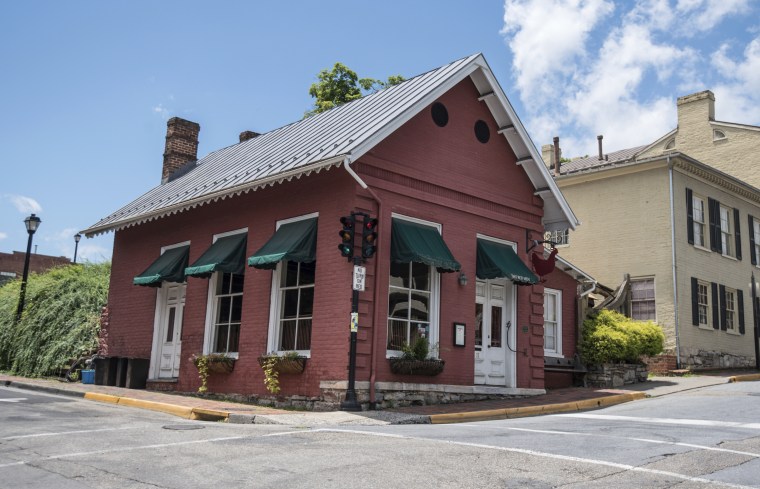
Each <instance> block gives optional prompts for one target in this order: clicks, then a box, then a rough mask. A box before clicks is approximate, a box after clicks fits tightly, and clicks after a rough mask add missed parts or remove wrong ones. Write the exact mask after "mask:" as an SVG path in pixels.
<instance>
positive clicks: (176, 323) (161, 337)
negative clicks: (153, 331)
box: [158, 283, 187, 379]
mask: <svg viewBox="0 0 760 489" xmlns="http://www.w3.org/2000/svg"><path fill="white" fill-rule="evenodd" d="M163 288H164V290H162V291H161V292H162V293H161V295H163V296H164V300H163V305H162V310H161V314H160V319H159V332H158V341H159V352H158V354H159V355H158V358H159V364H158V377H159V378H162V379H167V378H176V377H178V376H179V361H180V355H181V353H182V313H183V310H184V308H185V289H186V288H187V286H186V285H185V284H168V283H165V284H164V286H163Z"/></svg>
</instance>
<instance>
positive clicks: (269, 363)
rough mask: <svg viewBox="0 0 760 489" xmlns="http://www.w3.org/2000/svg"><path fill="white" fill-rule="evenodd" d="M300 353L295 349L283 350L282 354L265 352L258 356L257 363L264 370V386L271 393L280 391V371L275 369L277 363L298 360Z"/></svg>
mask: <svg viewBox="0 0 760 489" xmlns="http://www.w3.org/2000/svg"><path fill="white" fill-rule="evenodd" d="M301 358H303V357H301V355H299V354H298V352H295V351H289V352H285V353H284V354H282V355H278V354H277V353H267V354H266V355H264V356H262V357H261V358H259V364H260V365H261V369H262V370H263V371H264V386H265V387H266V389H267V390H268V391H269V392H270V393H272V394H277V393H278V392H280V372H279V370H278V369H277V367H278V365H279V364H280V363H281V362H283V361H285V360H298V359H301Z"/></svg>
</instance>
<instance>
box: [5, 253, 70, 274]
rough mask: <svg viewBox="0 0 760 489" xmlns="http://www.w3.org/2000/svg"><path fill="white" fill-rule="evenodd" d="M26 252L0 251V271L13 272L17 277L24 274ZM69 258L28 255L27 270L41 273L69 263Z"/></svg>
mask: <svg viewBox="0 0 760 489" xmlns="http://www.w3.org/2000/svg"><path fill="white" fill-rule="evenodd" d="M25 258H26V252H24V251H14V252H12V253H0V272H8V273H15V274H16V276H17V277H21V275H23V274H24V260H25ZM70 264H71V260H69V259H68V258H66V257H65V256H49V255H38V254H37V253H32V254H30V255H29V272H30V273H31V272H36V273H42V272H44V271H46V270H49V269H51V268H53V267H58V266H61V265H70Z"/></svg>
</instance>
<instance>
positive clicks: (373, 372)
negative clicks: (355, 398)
mask: <svg viewBox="0 0 760 489" xmlns="http://www.w3.org/2000/svg"><path fill="white" fill-rule="evenodd" d="M343 168H345V169H346V171H347V172H348V174H349V175H351V177H352V178H353V179H354V180H356V183H358V184H359V186H360V187H361V188H363V189H364V190H366V191H367V192H369V194H370V195H371V196H372V198H373V199H375V202H377V216H378V219H380V217H381V216H382V215H383V201H382V200H381V199H380V197H378V195H377V194H376V193H375V191H374V190H372V189H371V188H369V186H368V185H367V184H366V183H365V182H364V180H362V178H361V177H360V176H359V175H357V174H356V172H355V171H354V170H353V168H351V157H350V156H347V157H346V159H344V160H343ZM379 261H380V260H379V259H378V258H377V257H375V286H374V289H375V290H374V292H373V298H372V311H373V315H374V317H373V319H372V346H371V348H370V352H371V353H370V359H369V406H370V409H375V407H376V405H377V399H376V398H375V379H376V378H377V343H378V340H377V335H378V331H379V329H380V328H379V326H378V325H379V324H380V321H381V320H382V318H380V308H379V307H378V306H377V304H378V301H379V300H380V296H379V293H380V290H379V289H380V288H379V287H378V286H377V280H378V275H377V269H378V266H379V265H378V262H379Z"/></svg>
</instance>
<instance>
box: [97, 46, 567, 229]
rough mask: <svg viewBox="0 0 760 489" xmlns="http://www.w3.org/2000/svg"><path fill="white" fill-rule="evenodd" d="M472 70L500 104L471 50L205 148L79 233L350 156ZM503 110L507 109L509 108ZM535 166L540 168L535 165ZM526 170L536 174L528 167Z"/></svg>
mask: <svg viewBox="0 0 760 489" xmlns="http://www.w3.org/2000/svg"><path fill="white" fill-rule="evenodd" d="M479 69H480V70H483V71H487V73H485V77H486V78H487V79H488V80H489V81H490V80H493V82H491V83H489V84H490V85H493V84H494V83H495V84H496V87H495V88H492V90H494V91H497V92H498V94H500V100H502V99H503V100H502V105H503V104H504V102H505V103H506V105H509V103H508V101H506V96H504V95H503V92H501V89H500V88H499V87H498V83H496V82H495V78H493V74H492V73H491V72H490V69H489V68H488V66H487V64H486V62H485V60H484V59H483V56H482V55H481V54H475V55H471V56H468V57H466V58H462V59H459V60H457V61H454V62H452V63H449V64H447V65H445V66H442V67H440V68H436V69H434V70H431V71H428V72H427V73H423V74H421V75H418V76H415V77H414V78H410V79H409V80H406V81H405V82H403V83H400V84H398V85H395V86H391V87H388V88H386V89H384V90H380V91H378V92H376V93H373V94H371V95H367V96H365V97H362V98H360V99H357V100H354V101H352V102H349V103H346V104H344V105H341V106H338V107H336V108H333V109H331V110H328V111H325V112H322V113H320V114H316V115H313V116H311V117H308V118H306V119H303V120H300V121H297V122H294V123H292V124H288V125H286V126H283V127H280V128H278V129H275V130H273V131H270V132H268V133H265V134H261V135H259V136H257V137H255V138H252V139H249V140H247V141H244V142H242V143H238V144H234V145H232V146H228V147H226V148H222V149H219V150H217V151H214V152H212V153H209V154H208V155H207V156H205V157H203V158H201V159H199V160H198V161H197V162H196V165H195V167H194V168H193V169H192V170H191V171H189V172H188V173H186V174H184V175H182V176H181V177H179V178H177V179H175V180H172V181H169V182H167V183H164V184H161V185H159V186H157V187H155V188H153V189H151V190H149V191H148V192H146V193H145V194H143V195H142V196H141V197H139V198H137V199H135V200H134V201H132V202H131V203H129V204H127V205H126V206H124V207H122V208H121V209H119V210H117V211H116V212H114V213H112V214H110V215H109V216H107V217H105V218H103V219H101V220H100V221H98V222H97V223H95V224H94V225H92V226H90V227H89V228H87V229H85V230H84V231H82V233H83V234H85V235H86V236H87V237H92V236H95V235H98V234H102V233H106V232H108V231H114V230H118V229H123V228H126V227H130V226H135V225H138V224H142V223H144V222H148V221H151V220H154V219H158V218H161V217H164V216H168V215H171V214H176V213H178V212H182V211H185V210H187V209H191V208H194V207H197V206H199V205H204V204H206V203H209V202H213V201H216V200H219V199H224V198H227V197H231V196H234V195H240V194H241V193H247V192H250V191H251V190H256V189H257V188H261V187H265V186H269V185H274V184H276V183H280V182H283V181H287V180H291V179H292V178H301V177H302V176H304V175H309V174H310V173H312V172H319V171H321V170H328V169H330V168H332V167H334V166H340V165H341V164H343V163H346V162H350V161H352V160H355V159H357V158H359V157H360V156H361V155H363V154H364V153H366V152H367V151H368V150H369V149H371V148H372V147H373V146H374V145H375V144H377V143H378V142H379V141H381V140H382V139H383V138H384V137H386V136H387V135H388V134H390V133H391V132H392V131H394V130H395V129H397V128H398V127H399V126H400V125H402V124H403V123H405V122H406V121H407V120H409V119H411V118H412V117H413V116H414V115H416V114H417V113H418V112H419V111H420V110H422V109H423V108H424V107H426V106H427V105H429V104H430V103H432V101H434V100H435V99H436V98H437V97H439V96H440V95H441V94H442V93H444V92H445V91H447V90H448V89H450V88H451V87H453V86H454V85H455V84H456V83H458V82H459V81H461V80H462V79H464V78H465V77H466V76H468V75H472V74H473V73H474V72H476V71H477V70H479ZM477 84H478V83H477V82H476V85H477ZM489 107H491V105H490V104H489ZM492 110H493V109H492ZM507 114H508V115H511V114H512V109H511V106H509V107H508V110H507ZM511 118H512V119H513V120H512V121H511V122H512V123H513V124H514V125H515V126H517V127H518V128H519V129H520V130H521V131H522V132H524V127H523V126H522V124H521V123H520V122H519V120H516V117H511ZM508 139H509V138H508ZM510 143H512V141H510ZM521 143H523V145H524V144H528V146H530V147H532V148H533V151H534V152H535V146H533V144H532V142H530V140H528V142H527V143H525V141H521ZM536 154H537V153H536ZM519 156H520V155H518V157H519ZM538 161H539V162H540V159H538ZM540 166H541V167H543V168H544V169H545V166H544V165H543V163H540ZM538 171H539V172H541V168H539V169H538ZM533 173H536V172H535V170H533ZM543 173H546V175H545V178H543V179H541V180H543V181H542V182H541V183H543V184H544V185H539V184H537V182H536V181H534V178H533V176H532V177H531V180H532V181H533V183H534V185H535V186H536V188H539V187H546V184H548V185H549V187H550V188H551V187H552V186H553V184H554V182H553V180H552V179H551V176H550V175H549V174H548V171H544V172H543ZM547 179H548V181H549V182H547V181H546V180H547ZM551 193H552V194H553V198H554V199H555V200H556V201H559V206H560V207H561V208H562V209H564V214H565V215H568V218H567V220H568V221H570V226H571V227H574V226H575V224H577V219H575V216H574V215H573V214H572V211H570V208H569V206H568V205H567V202H566V201H565V200H564V197H562V195H561V193H560V192H559V190H556V192H551ZM555 206H556V202H555ZM566 227H567V226H566Z"/></svg>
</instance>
